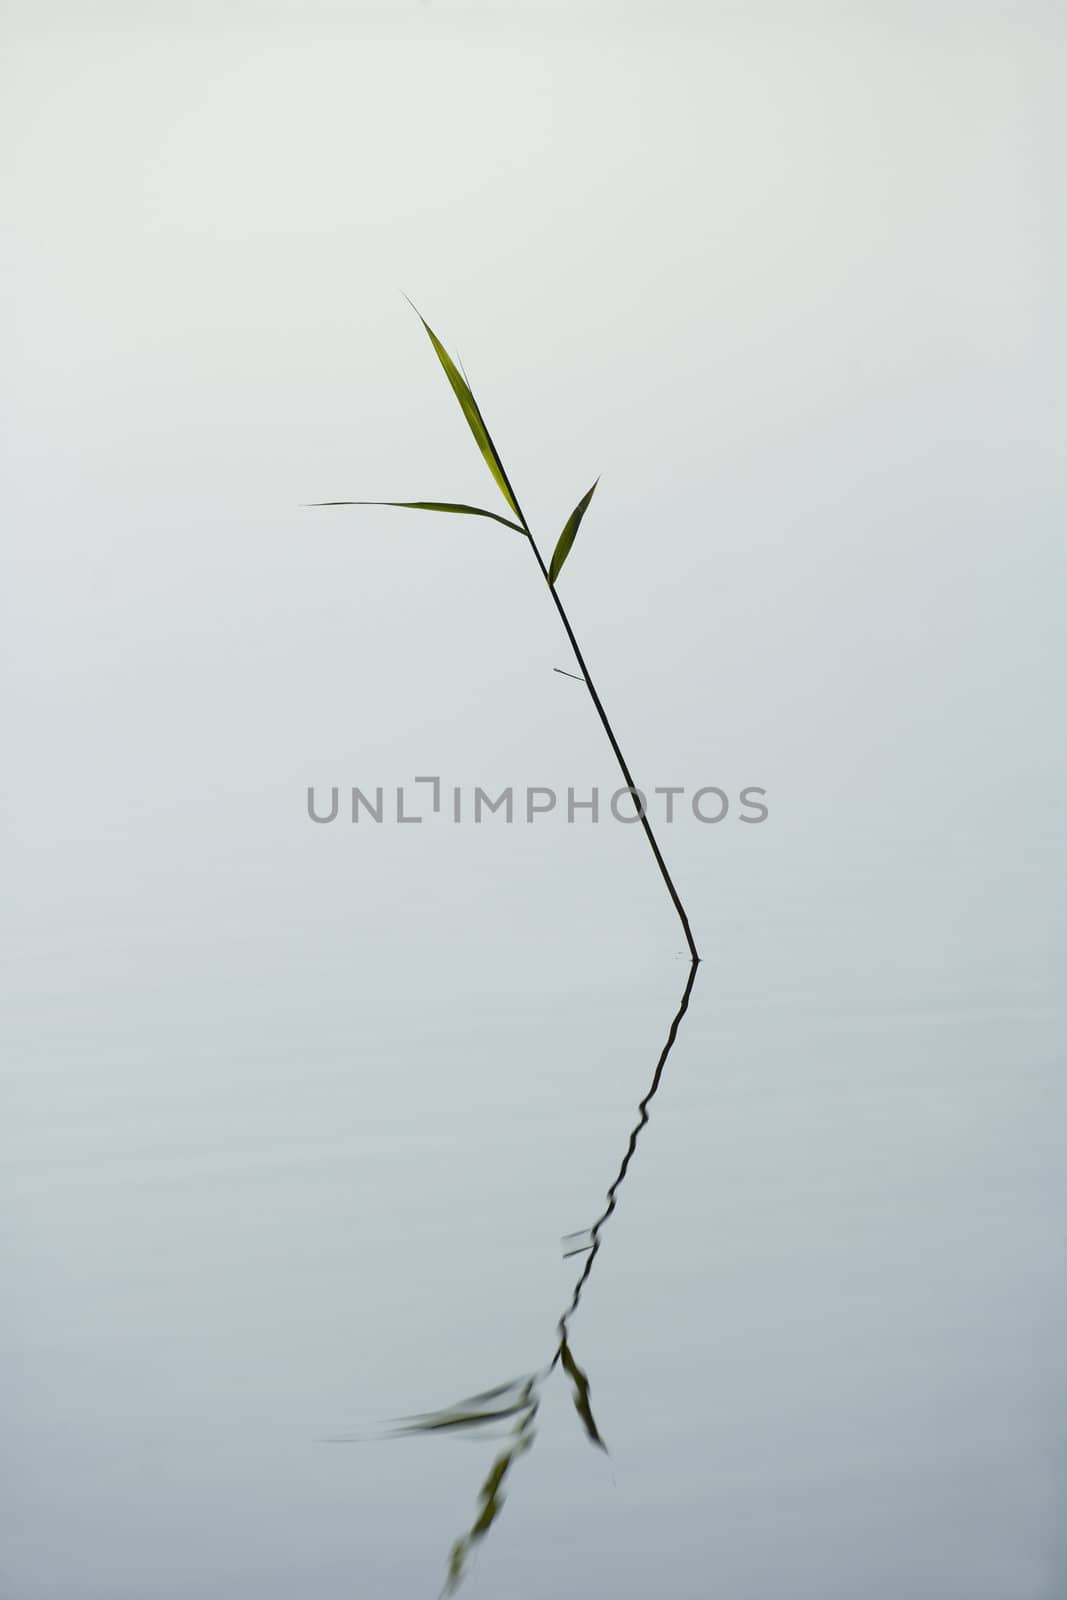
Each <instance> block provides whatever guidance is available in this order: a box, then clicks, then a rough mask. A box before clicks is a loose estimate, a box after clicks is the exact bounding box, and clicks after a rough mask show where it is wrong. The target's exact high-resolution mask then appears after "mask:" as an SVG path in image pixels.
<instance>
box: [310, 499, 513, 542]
mask: <svg viewBox="0 0 1067 1600" xmlns="http://www.w3.org/2000/svg"><path fill="white" fill-rule="evenodd" d="M321 506H398V507H399V508H400V509H401V510H403V511H452V512H454V513H455V514H456V515H457V516H461V517H490V518H491V519H492V521H493V522H502V523H503V524H504V526H505V528H514V529H515V532H516V533H523V534H524V533H525V532H526V529H525V528H521V527H520V526H519V524H518V523H517V522H512V520H511V518H510V517H501V516H498V515H497V513H496V512H495V511H483V510H482V508H481V506H465V505H459V504H457V503H456V502H455V501H453V500H315V501H313V502H312V504H311V507H310V508H309V509H311V510H314V509H317V508H318V507H321Z"/></svg>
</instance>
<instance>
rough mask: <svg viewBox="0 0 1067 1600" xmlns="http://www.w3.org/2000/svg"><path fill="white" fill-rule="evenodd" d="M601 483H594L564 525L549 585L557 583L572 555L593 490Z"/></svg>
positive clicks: (553, 554) (552, 565)
mask: <svg viewBox="0 0 1067 1600" xmlns="http://www.w3.org/2000/svg"><path fill="white" fill-rule="evenodd" d="M599 482H600V479H599V478H598V479H597V480H596V483H594V485H593V488H592V489H590V490H589V492H588V493H587V494H583V496H582V498H581V499H580V500H579V502H578V504H577V505H576V506H575V508H574V510H573V511H572V512H571V514H570V516H569V517H568V518H567V520H566V522H565V523H564V525H563V532H562V533H561V534H560V536H559V538H558V540H557V541H556V548H555V550H553V552H552V562H551V565H550V566H549V569H548V581H549V583H555V581H556V579H557V578H558V577H559V574H560V568H561V567H562V566H563V563H564V562H565V561H566V559H567V557H568V556H569V555H570V553H571V545H572V544H573V543H574V538H575V535H576V534H577V532H578V528H579V526H580V524H581V520H582V518H583V517H584V516H585V513H586V511H587V510H588V509H589V502H590V500H591V499H592V498H593V490H595V488H596V485H597V483H599Z"/></svg>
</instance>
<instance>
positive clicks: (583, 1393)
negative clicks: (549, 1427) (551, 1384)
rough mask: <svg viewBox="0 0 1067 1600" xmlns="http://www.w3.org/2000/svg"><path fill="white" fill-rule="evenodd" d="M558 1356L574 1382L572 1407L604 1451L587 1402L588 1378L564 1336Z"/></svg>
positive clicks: (591, 1436) (604, 1446)
mask: <svg viewBox="0 0 1067 1600" xmlns="http://www.w3.org/2000/svg"><path fill="white" fill-rule="evenodd" d="M559 1356H560V1360H561V1361H562V1362H563V1367H564V1370H565V1372H566V1373H567V1376H568V1377H569V1378H570V1380H571V1382H572V1383H573V1384H574V1409H575V1410H576V1411H577V1413H578V1415H579V1416H580V1417H581V1419H582V1424H583V1426H584V1428H585V1431H586V1433H587V1434H588V1435H589V1438H590V1439H591V1441H592V1442H593V1444H595V1445H596V1446H597V1447H598V1448H599V1449H601V1450H603V1451H604V1452H605V1453H606V1452H607V1448H608V1447H607V1445H606V1444H605V1443H604V1441H603V1439H602V1438H601V1437H600V1433H599V1431H598V1429H597V1425H596V1423H595V1422H594V1421H593V1410H592V1407H591V1406H590V1404H589V1379H588V1378H587V1377H586V1375H585V1373H584V1372H583V1371H582V1369H581V1367H580V1366H579V1365H578V1363H577V1361H575V1359H574V1357H573V1356H572V1355H571V1352H570V1346H569V1345H568V1343H567V1340H566V1337H564V1338H563V1339H561V1340H560V1346H559Z"/></svg>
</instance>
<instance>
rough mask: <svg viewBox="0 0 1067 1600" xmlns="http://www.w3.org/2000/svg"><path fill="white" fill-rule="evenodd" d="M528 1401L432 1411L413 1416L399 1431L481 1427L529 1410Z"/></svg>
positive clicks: (430, 1431)
mask: <svg viewBox="0 0 1067 1600" xmlns="http://www.w3.org/2000/svg"><path fill="white" fill-rule="evenodd" d="M528 1409H529V1408H528V1404H527V1402H526V1401H519V1402H517V1403H516V1404H515V1405H511V1406H501V1407H499V1408H498V1409H497V1410H495V1411H452V1410H449V1411H432V1412H429V1413H427V1415H426V1416H424V1417H411V1418H410V1419H408V1420H407V1421H406V1423H405V1426H404V1427H402V1428H397V1429H396V1432H397V1433H437V1432H439V1431H440V1430H441V1429H445V1428H481V1427H484V1426H485V1424H486V1423H491V1422H502V1421H503V1420H504V1419H505V1418H506V1417H516V1416H518V1415H519V1414H520V1412H523V1413H524V1412H526V1411H527V1410H528Z"/></svg>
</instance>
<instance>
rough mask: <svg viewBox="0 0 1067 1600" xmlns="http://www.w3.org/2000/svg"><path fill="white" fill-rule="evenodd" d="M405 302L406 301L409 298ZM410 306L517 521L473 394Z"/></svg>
mask: <svg viewBox="0 0 1067 1600" xmlns="http://www.w3.org/2000/svg"><path fill="white" fill-rule="evenodd" d="M408 303H409V304H410V301H409V302H408ZM411 309H412V310H413V311H414V313H415V315H416V316H417V317H418V319H419V321H420V322H421V323H422V325H423V327H424V328H425V329H426V332H427V334H428V335H429V339H430V343H431V344H432V345H433V347H434V351H435V352H436V355H437V359H438V361H439V362H440V363H441V365H442V367H444V369H445V377H446V378H447V379H448V381H449V383H450V384H451V385H452V392H453V394H454V395H455V397H456V399H457V400H458V401H459V404H460V409H461V410H462V412H463V415H464V416H465V417H466V419H467V426H468V428H470V431H471V432H472V433H473V435H474V441H475V443H476V444H477V446H478V449H479V450H480V451H481V452H482V455H483V457H484V458H485V463H486V465H487V466H488V468H489V471H490V472H491V473H492V474H493V477H494V478H495V479H496V482H497V487H498V488H499V490H500V492H501V494H502V495H503V496H504V499H505V500H506V501H507V503H508V505H509V506H510V507H511V509H512V511H514V513H515V515H516V516H517V517H518V518H519V520H520V522H521V520H522V512H521V511H520V510H519V507H518V503H517V501H516V499H515V496H514V494H513V493H512V490H511V485H510V483H509V482H508V475H507V473H506V472H505V471H504V463H503V462H502V461H501V459H500V457H499V455H498V454H497V448H496V445H495V444H494V443H493V441H492V439H491V438H490V437H489V429H488V428H487V427H486V425H485V419H484V418H483V416H482V413H481V412H480V411H479V409H478V402H477V400H475V398H474V395H473V393H472V392H471V387H470V385H469V383H468V382H467V380H466V378H464V376H463V375H462V373H461V372H460V370H459V368H458V367H457V366H456V363H455V362H454V361H453V360H452V357H451V356H450V355H449V353H448V351H447V350H446V349H445V347H444V345H443V344H442V343H441V341H440V339H439V338H438V337H437V335H436V333H434V331H433V329H432V328H431V327H430V324H429V323H428V322H427V321H426V318H425V317H424V316H423V314H422V312H421V311H420V310H419V309H418V307H417V306H412V307H411Z"/></svg>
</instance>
